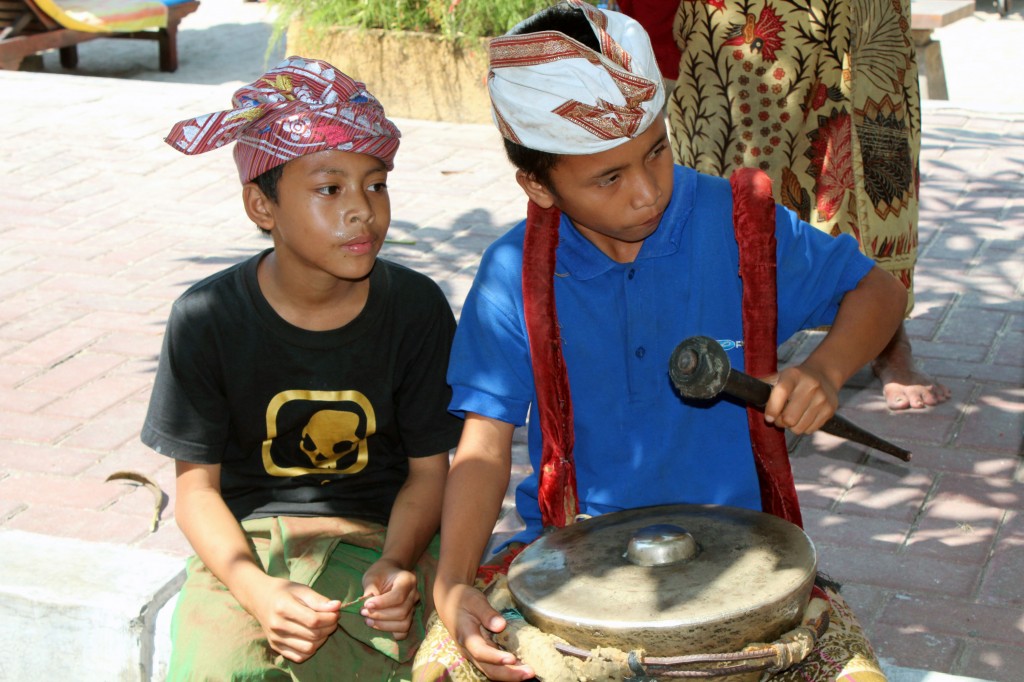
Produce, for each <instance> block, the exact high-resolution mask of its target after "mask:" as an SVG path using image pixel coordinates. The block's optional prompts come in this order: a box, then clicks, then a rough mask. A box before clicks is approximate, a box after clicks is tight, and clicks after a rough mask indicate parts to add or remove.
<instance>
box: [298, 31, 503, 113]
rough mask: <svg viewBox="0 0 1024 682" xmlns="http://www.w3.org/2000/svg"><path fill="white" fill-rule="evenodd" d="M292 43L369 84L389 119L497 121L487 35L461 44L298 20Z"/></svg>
mask: <svg viewBox="0 0 1024 682" xmlns="http://www.w3.org/2000/svg"><path fill="white" fill-rule="evenodd" d="M286 41H287V50H286V51H287V53H288V54H292V55H301V56H303V57H308V58H315V59H323V60H324V61H327V62H329V63H331V64H333V65H334V66H336V67H337V68H338V69H340V70H341V71H343V72H344V73H345V74H347V75H349V76H351V77H352V78H355V79H356V80H360V81H363V82H364V83H366V86H367V89H368V90H369V91H370V92H371V93H372V94H373V95H374V96H375V97H376V98H377V99H379V100H380V101H381V103H382V104H383V105H384V110H385V111H386V112H387V115H388V117H389V118H416V119H426V120H429V121H447V122H450V123H490V122H491V109H490V100H489V98H488V95H487V44H488V40H487V39H486V38H484V39H478V40H464V41H462V43H460V44H459V45H458V46H456V45H453V44H452V43H451V42H450V41H447V40H444V39H443V38H442V37H441V36H439V35H437V34H433V33H415V32H410V31H384V30H382V29H355V28H335V29H325V30H314V29H309V28H306V27H304V26H303V25H302V24H301V23H300V22H298V21H295V22H292V24H291V25H290V26H289V27H288V32H287V38H286Z"/></svg>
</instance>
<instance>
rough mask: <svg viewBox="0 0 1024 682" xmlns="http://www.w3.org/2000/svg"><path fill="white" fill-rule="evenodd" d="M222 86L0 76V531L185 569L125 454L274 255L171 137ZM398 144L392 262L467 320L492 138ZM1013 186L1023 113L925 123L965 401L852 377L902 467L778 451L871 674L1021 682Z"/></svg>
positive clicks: (951, 363) (931, 193)
mask: <svg viewBox="0 0 1024 682" xmlns="http://www.w3.org/2000/svg"><path fill="white" fill-rule="evenodd" d="M186 35H187V32H186ZM84 47H88V46H83V48H84ZM186 54H187V53H186ZM261 66H262V65H261V64H257V65H256V66H255V68H256V69H257V70H258V69H259V68H260V67H261ZM244 78H245V76H242V79H243V80H244ZM230 89H231V88H230V87H228V86H224V85H222V86H214V85H206V84H202V83H199V84H197V83H182V82H151V81H147V80H138V79H136V80H124V79H107V78H90V77H81V76H68V75H61V74H54V73H46V74H28V73H10V72H0V92H2V93H3V95H2V97H3V101H4V106H3V107H2V108H0V129H2V130H3V131H4V136H3V138H2V140H0V205H2V206H3V207H4V209H3V213H2V214H0V533H2V532H4V531H12V532H13V531H20V532H29V533H33V534H39V535H42V536H46V537H51V538H54V541H55V542H59V541H60V540H62V539H68V540H69V541H70V540H85V541H89V542H96V543H109V544H113V545H116V546H119V547H126V548H131V549H138V550H145V551H150V552H155V553H159V554H160V555H161V556H170V557H177V558H181V557H184V556H185V555H186V554H187V552H188V549H187V544H186V543H185V541H184V540H183V538H182V537H181V534H180V532H179V531H178V530H177V528H176V526H175V525H174V520H173V507H174V500H173V489H174V488H173V467H172V465H171V463H170V462H168V461H164V460H163V459H162V458H161V457H159V456H157V455H155V454H153V453H151V452H149V451H148V450H147V449H146V448H144V447H143V446H142V445H141V444H140V443H139V442H138V432H139V428H140V425H141V421H142V417H143V414H144V411H145V407H146V401H147V398H148V392H149V387H150V385H151V381H152V377H153V371H154V368H155V361H156V356H157V353H158V352H159V343H160V339H161V335H162V333H163V323H164V321H165V319H166V314H167V312H168V309H169V306H170V303H171V302H172V301H173V299H174V298H175V297H176V296H177V295H178V294H179V293H180V292H181V291H183V290H184V288H185V287H186V286H188V285H189V284H190V283H192V282H194V281H197V280H198V279H200V278H202V277H204V276H206V275H208V274H211V273H213V272H215V271H216V270H219V269H221V268H223V267H224V266H225V265H226V264H229V263H233V262H237V261H238V260H240V259H242V258H245V257H246V256H248V255H249V254H252V253H254V252H256V251H258V250H260V249H262V248H264V247H265V246H266V244H267V241H266V240H265V239H263V238H262V237H261V236H260V235H258V234H257V232H256V230H255V229H254V228H253V227H252V226H251V225H249V224H248V223H247V221H246V220H245V219H244V217H243V215H242V213H241V211H240V210H239V205H238V188H237V184H236V183H237V180H236V177H235V171H234V166H233V164H232V161H231V159H230V153H228V152H226V151H225V152H223V153H212V154H207V155H203V156H199V157H191V158H186V157H183V156H180V155H178V154H176V153H175V152H173V151H172V150H170V149H169V148H167V147H166V146H165V145H163V144H162V142H161V141H160V139H161V136H162V134H163V133H165V132H166V130H167V129H168V128H169V126H170V124H171V123H173V122H174V121H177V120H178V119H180V118H184V117H186V116H191V115H195V114H197V113H201V112H205V111H213V110H217V109H220V108H222V107H223V105H224V103H225V101H226V98H227V95H228V94H229V92H230ZM399 123H400V124H401V127H402V130H403V133H404V140H403V147H402V150H401V152H400V154H399V157H398V167H397V168H396V171H395V172H394V174H393V176H392V178H391V179H390V181H389V184H390V187H391V190H392V196H393V203H394V212H393V227H392V231H391V235H390V236H391V237H392V239H393V240H394V241H393V243H391V244H389V245H388V246H386V247H385V250H384V254H383V255H385V256H386V257H390V258H394V259H396V260H399V261H402V262H405V263H407V264H409V265H411V266H413V267H416V268H418V269H421V270H423V271H425V272H427V273H428V274H430V275H431V276H433V277H434V278H435V279H436V280H438V281H439V282H440V283H441V284H442V287H443V288H444V290H445V292H446V293H447V294H448V296H449V297H450V300H451V302H452V304H453V307H455V309H456V311H457V310H458V307H459V304H460V302H461V300H462V298H463V297H464V295H465V293H466V290H467V288H468V286H469V283H470V281H471V279H472V276H473V274H474V271H475V267H476V263H477V260H478V258H479V255H480V253H481V251H482V250H483V248H485V246H486V245H487V244H488V243H490V241H491V240H492V239H493V238H494V237H495V236H497V235H498V234H500V233H502V232H503V231H504V230H505V229H507V228H508V227H509V226H511V225H512V224H513V223H514V222H515V221H516V220H517V219H518V218H519V217H520V216H521V213H522V209H523V205H522V199H521V197H520V193H519V189H518V187H517V186H516V185H515V184H514V182H512V179H511V174H510V170H509V167H508V165H507V163H506V162H505V161H504V159H503V158H502V155H501V151H500V148H499V146H498V141H497V137H496V134H495V133H494V132H493V131H492V130H491V128H490V127H487V126H466V125H461V126H457V125H449V124H442V123H431V122H424V121H400V122H399ZM1022 174H1024V114H1021V115H1015V114H999V113H985V112H980V111H967V110H958V109H939V108H935V107H928V108H926V110H925V145H924V150H923V153H922V162H921V191H922V197H923V198H922V215H921V227H920V244H921V247H920V255H921V259H920V262H919V264H918V268H917V278H918V279H917V282H918V283H917V287H918V293H917V301H918V303H917V307H916V309H915V312H914V315H913V318H912V319H911V321H910V322H909V324H908V327H909V330H910V333H911V335H912V338H913V340H914V345H915V349H916V351H917V355H918V358H919V360H920V362H921V364H922V365H923V366H924V368H925V369H926V370H927V371H929V372H931V373H933V374H935V375H937V376H939V377H940V378H941V379H942V380H943V381H946V382H948V383H949V384H950V385H951V386H952V387H953V389H954V399H953V400H952V401H951V402H949V403H946V404H944V405H941V406H939V407H936V408H933V409H930V410H926V411H922V412H916V413H900V414H897V413H891V412H889V411H888V410H887V409H886V408H885V406H884V403H883V401H882V400H881V397H880V393H879V390H878V386H877V385H876V384H875V383H874V382H873V381H872V378H871V376H870V373H869V372H867V371H866V370H865V371H862V372H861V373H860V374H858V375H857V376H856V377H855V378H854V379H853V380H852V381H851V382H850V384H849V385H848V386H847V387H846V388H845V389H844V391H843V395H842V408H841V411H842V412H843V414H845V415H846V416H847V417H849V418H850V419H851V420H853V421H855V422H856V423H858V424H860V425H862V426H864V427H866V428H868V429H870V430H873V431H876V432H877V433H879V434H880V435H882V436H883V437H886V438H888V439H890V440H893V441H895V442H897V443H899V444H901V445H904V446H906V447H908V448H909V449H911V450H913V451H914V453H915V455H914V459H913V461H912V463H910V464H903V463H901V462H897V461H896V460H893V459H891V458H887V457H886V456H884V455H879V454H874V453H870V452H866V451H865V449H864V448H862V447H859V446H854V445H851V444H849V443H845V442H843V441H840V440H838V439H836V438H833V437H830V436H827V435H824V434H819V435H816V436H814V437H812V438H801V439H793V440H792V441H791V442H792V446H793V465H794V470H795V474H796V477H797V484H798V489H799V494H800V498H801V503H802V505H803V506H804V508H805V510H806V511H805V514H806V522H807V529H808V532H809V534H810V535H811V537H812V538H813V539H814V541H815V543H816V545H817V546H818V548H819V550H820V556H821V560H822V565H823V567H824V569H825V570H826V571H828V572H829V573H831V574H832V575H833V576H834V577H836V578H838V579H840V580H841V581H843V582H844V583H846V588H845V591H846V593H847V595H848V598H849V600H850V602H851V603H852V604H853V606H854V608H855V609H856V610H857V612H858V613H859V615H860V617H861V620H862V623H863V624H864V626H865V627H866V629H867V631H868V633H869V635H870V637H871V639H872V641H873V643H874V645H875V646H876V648H877V650H878V653H879V654H880V655H881V656H882V657H883V658H884V659H885V660H886V661H888V662H889V663H891V664H894V665H896V666H901V667H905V668H913V669H923V670H934V671H939V672H943V673H951V674H955V675H968V676H974V677H978V678H983V679H987V680H993V681H994V682H1011V681H1019V680H1020V679H1021V675H1020V673H1019V672H1018V671H1019V670H1021V669H1024V653H1022V651H1024V649H1022V648H1021V644H1024V588H1022V587H1021V581H1020V574H1021V570H1022V567H1024V514H1022V511H1024V466H1022V457H1021V455H1022V433H1024V388H1022V387H1024V296H1022V287H1024V257H1022V256H1024V247H1022V246H1021V244H1022V239H1024V189H1022V177H1021V176H1022ZM815 340H816V337H815V335H814V334H805V335H802V336H800V337H798V338H796V339H794V340H793V341H791V342H790V343H788V344H787V345H786V346H785V348H784V352H785V357H787V358H788V359H789V360H790V361H792V360H796V359H799V358H800V357H802V355H803V354H806V352H808V351H809V349H810V348H811V347H812V345H813V344H814V343H815ZM515 466H516V473H517V475H520V476H521V475H522V474H523V473H525V471H526V470H527V467H528V464H526V462H525V459H524V458H523V455H522V449H521V448H519V449H517V462H516V465H515ZM122 470H131V471H136V472H139V473H143V474H145V475H147V476H150V477H151V478H152V479H153V480H154V481H156V482H157V483H158V484H159V485H160V487H161V488H162V489H163V491H164V492H165V494H166V496H167V499H166V501H165V504H164V508H163V510H162V514H161V522H160V526H159V528H158V530H157V531H156V532H155V533H150V532H149V527H148V526H149V520H150V517H151V515H152V505H153V498H152V496H151V494H150V492H149V491H148V490H146V489H144V488H141V487H137V486H133V485H129V484H125V483H123V482H115V481H112V482H105V479H106V477H107V476H108V475H109V474H111V473H112V472H115V471H122ZM514 524H515V518H514V516H512V515H509V516H507V517H506V518H505V519H503V526H502V528H505V529H507V528H509V527H511V526H513V525H514ZM97 546H98V547H99V546H100V545H97ZM11 560H12V558H11V557H9V556H5V557H0V565H3V563H4V562H8V561H11ZM3 677H4V676H3V668H2V667H0V679H3Z"/></svg>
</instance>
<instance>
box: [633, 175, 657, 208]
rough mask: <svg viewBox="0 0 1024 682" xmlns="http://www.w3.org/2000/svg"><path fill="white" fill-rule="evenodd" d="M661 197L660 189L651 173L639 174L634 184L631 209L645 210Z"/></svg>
mask: <svg viewBox="0 0 1024 682" xmlns="http://www.w3.org/2000/svg"><path fill="white" fill-rule="evenodd" d="M660 197H661V187H659V186H658V182H657V179H656V178H655V177H654V174H653V173H649V172H642V173H640V174H639V177H638V178H637V183H636V190H635V191H634V193H633V208H647V207H648V206H652V205H653V204H655V203H657V201H658V199H659V198H660Z"/></svg>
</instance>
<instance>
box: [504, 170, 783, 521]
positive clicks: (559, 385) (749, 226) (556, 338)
mask: <svg viewBox="0 0 1024 682" xmlns="http://www.w3.org/2000/svg"><path fill="white" fill-rule="evenodd" d="M730 183H731V185H732V189H733V223H734V226H735V231H736V239H737V243H738V244H739V251H740V277H741V279H742V280H743V330H744V331H743V336H744V356H743V357H744V362H745V365H746V370H747V372H748V373H749V374H752V375H754V376H764V375H767V374H772V373H774V372H775V371H776V368H777V357H776V355H777V346H778V341H777V336H778V333H777V295H776V280H775V277H776V265H775V201H774V199H772V190H771V180H770V179H769V178H768V176H767V175H766V174H765V173H763V172H762V171H759V170H755V169H740V170H738V171H736V172H735V173H734V174H733V176H732V178H731V179H730ZM560 219H561V213H560V212H559V211H558V210H557V209H554V208H552V209H542V208H540V207H539V206H537V205H536V204H534V203H533V202H532V201H531V202H530V204H529V207H528V210H527V218H526V236H525V240H524V244H523V308H524V312H525V316H526V329H527V335H528V336H529V341H530V356H531V358H532V362H533V378H534V383H535V385H536V390H537V405H536V406H535V408H536V410H535V412H534V414H533V415H531V418H534V419H540V430H541V435H542V448H541V470H540V471H539V472H537V476H538V485H539V494H538V497H539V499H538V503H539V505H540V512H541V519H542V521H543V523H544V527H545V528H548V527H552V526H554V527H557V528H561V527H563V526H565V525H568V524H570V523H572V522H573V521H574V519H575V517H576V515H577V514H578V513H579V499H578V497H577V492H576V467H575V464H574V463H573V437H574V435H573V414H572V400H571V398H570V396H569V376H568V372H567V370H566V367H565V358H564V357H563V356H562V341H561V335H560V334H559V331H558V316H557V311H556V310H555V294H554V282H553V280H554V272H555V251H556V249H557V248H558V225H559V222H560ZM680 340H681V339H680ZM747 422H748V424H749V426H750V440H751V445H752V447H753V450H754V459H755V463H756V467H757V476H758V481H759V483H760V488H761V505H762V508H763V509H764V511H765V512H768V513H770V514H774V515H776V516H779V517H781V518H784V519H786V520H787V521H790V522H791V523H794V524H796V525H798V526H801V525H802V522H801V518H800V507H799V504H798V501H797V495H796V486H795V485H794V483H793V474H792V471H791V470H790V467H789V455H788V452H787V451H786V439H785V436H784V434H783V432H782V431H780V430H778V429H775V428H773V427H771V426H768V425H767V424H766V423H765V421H764V415H763V414H761V413H760V412H759V411H757V410H756V409H754V408H748V410H747Z"/></svg>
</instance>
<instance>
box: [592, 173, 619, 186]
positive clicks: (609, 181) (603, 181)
mask: <svg viewBox="0 0 1024 682" xmlns="http://www.w3.org/2000/svg"><path fill="white" fill-rule="evenodd" d="M618 179H619V176H618V175H609V176H608V177H605V178H601V179H600V180H598V181H597V186H598V187H607V186H608V185H611V184H613V183H614V182H615V181H616V180H618Z"/></svg>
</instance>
